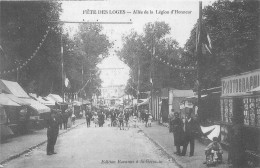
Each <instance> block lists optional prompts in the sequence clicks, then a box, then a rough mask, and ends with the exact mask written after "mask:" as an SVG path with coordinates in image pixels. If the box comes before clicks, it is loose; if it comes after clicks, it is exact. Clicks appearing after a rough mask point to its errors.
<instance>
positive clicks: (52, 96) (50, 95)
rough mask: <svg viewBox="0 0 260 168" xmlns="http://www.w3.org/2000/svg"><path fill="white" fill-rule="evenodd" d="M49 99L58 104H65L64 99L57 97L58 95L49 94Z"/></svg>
mask: <svg viewBox="0 0 260 168" xmlns="http://www.w3.org/2000/svg"><path fill="white" fill-rule="evenodd" d="M47 98H48V99H49V98H50V99H52V100H54V101H55V102H58V103H60V102H63V99H62V97H60V96H59V95H57V94H49V95H48V96H47Z"/></svg>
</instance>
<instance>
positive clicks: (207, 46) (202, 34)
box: [196, 24, 212, 54]
mask: <svg viewBox="0 0 260 168" xmlns="http://www.w3.org/2000/svg"><path fill="white" fill-rule="evenodd" d="M200 42H201V47H202V53H203V54H206V52H209V53H210V54H212V51H211V50H212V45H211V39H210V36H209V34H208V33H207V31H206V28H205V26H204V25H203V24H202V26H201V29H200V27H199V24H197V29H196V52H198V44H199V43H200Z"/></svg>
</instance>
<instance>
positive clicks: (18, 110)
mask: <svg viewBox="0 0 260 168" xmlns="http://www.w3.org/2000/svg"><path fill="white" fill-rule="evenodd" d="M0 90H1V92H2V94H5V96H7V97H8V98H9V99H10V100H12V101H13V102H15V103H17V104H19V105H20V106H5V112H6V115H7V121H8V123H9V125H10V128H11V129H12V130H13V131H14V132H15V133H24V132H26V131H27V130H28V129H35V128H43V126H44V121H43V119H41V115H42V114H45V113H49V112H50V108H49V107H47V106H45V105H43V104H41V103H40V102H38V101H36V100H33V99H32V98H31V97H30V96H29V95H28V94H27V93H26V92H25V91H24V90H23V88H22V87H21V86H20V85H19V84H18V83H17V82H13V81H7V80H0Z"/></svg>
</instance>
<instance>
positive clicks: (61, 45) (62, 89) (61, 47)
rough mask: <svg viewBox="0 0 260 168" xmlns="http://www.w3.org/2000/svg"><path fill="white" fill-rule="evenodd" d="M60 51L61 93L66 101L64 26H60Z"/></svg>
mask: <svg viewBox="0 0 260 168" xmlns="http://www.w3.org/2000/svg"><path fill="white" fill-rule="evenodd" d="M60 49H61V51H60V53H61V94H62V102H63V103H64V88H63V84H64V83H63V82H64V77H63V76H64V74H63V69H64V60H63V41H62V26H61V27H60Z"/></svg>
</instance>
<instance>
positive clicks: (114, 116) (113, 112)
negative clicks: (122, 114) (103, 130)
mask: <svg viewBox="0 0 260 168" xmlns="http://www.w3.org/2000/svg"><path fill="white" fill-rule="evenodd" d="M115 120H116V112H115V111H114V110H113V111H112V113H111V127H113V122H114V121H115Z"/></svg>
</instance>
